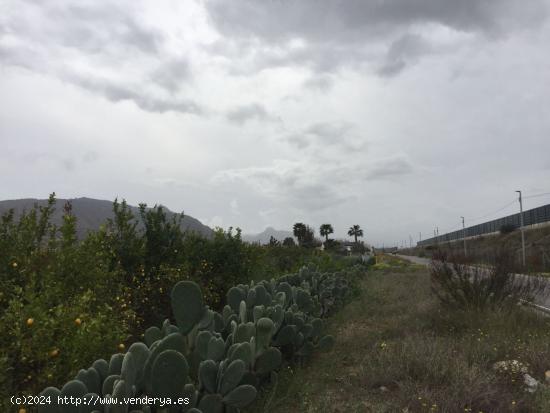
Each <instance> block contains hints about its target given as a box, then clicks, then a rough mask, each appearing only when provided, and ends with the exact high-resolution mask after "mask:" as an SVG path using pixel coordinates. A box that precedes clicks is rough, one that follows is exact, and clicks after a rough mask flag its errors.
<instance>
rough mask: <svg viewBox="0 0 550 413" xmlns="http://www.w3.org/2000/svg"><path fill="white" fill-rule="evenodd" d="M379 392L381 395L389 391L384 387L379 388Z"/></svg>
mask: <svg viewBox="0 0 550 413" xmlns="http://www.w3.org/2000/svg"><path fill="white" fill-rule="evenodd" d="M379 390H380V391H381V392H382V393H385V392H387V391H390V389H388V388H387V387H386V386H380V388H379Z"/></svg>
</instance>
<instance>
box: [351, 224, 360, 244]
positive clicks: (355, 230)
mask: <svg viewBox="0 0 550 413" xmlns="http://www.w3.org/2000/svg"><path fill="white" fill-rule="evenodd" d="M348 235H349V236H350V237H355V243H356V244H357V237H362V236H363V230H362V229H361V227H360V226H359V225H354V226H353V227H350V229H349V231H348Z"/></svg>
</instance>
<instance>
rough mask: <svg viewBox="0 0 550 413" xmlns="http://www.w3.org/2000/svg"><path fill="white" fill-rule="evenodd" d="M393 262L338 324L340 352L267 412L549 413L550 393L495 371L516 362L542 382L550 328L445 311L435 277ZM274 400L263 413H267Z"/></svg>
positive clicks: (290, 377)
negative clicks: (433, 287) (436, 292)
mask: <svg viewBox="0 0 550 413" xmlns="http://www.w3.org/2000/svg"><path fill="white" fill-rule="evenodd" d="M394 260H396V259H395V258H393V257H392V258H391V259H387V260H386V263H388V264H389V265H390V268H386V269H383V270H377V271H374V272H372V273H370V274H369V275H368V277H367V278H366V279H365V281H364V282H363V293H362V295H361V296H360V298H359V299H358V300H357V301H355V302H353V303H351V304H350V305H348V306H347V307H346V308H344V309H343V310H342V311H341V312H340V313H339V314H337V315H336V316H335V317H334V318H333V319H332V320H331V322H330V325H329V329H330V330H331V332H332V333H333V334H334V335H335V336H336V339H337V340H336V346H335V348H334V350H333V351H332V352H331V353H328V354H318V355H317V356H316V357H315V358H314V359H313V360H312V362H311V363H310V365H309V366H308V367H305V368H303V369H296V370H294V371H292V370H291V368H290V367H289V368H287V369H286V371H285V372H283V373H282V374H281V375H280V380H279V384H278V386H277V389H276V394H275V397H273V401H272V403H271V405H270V406H269V408H268V410H267V411H269V412H274V413H281V412H284V413H290V412H465V411H472V412H480V411H482V412H547V411H550V392H549V391H548V390H546V389H542V390H541V391H539V392H537V393H535V394H534V395H532V394H529V393H526V392H525V391H524V390H523V388H522V383H521V378H519V377H517V378H514V377H500V376H499V375H497V373H495V372H494V371H493V370H492V368H491V366H492V364H493V363H494V362H496V361H501V360H508V359H517V360H520V361H521V362H523V363H526V364H528V365H529V366H530V373H531V375H533V376H534V377H535V378H537V379H538V380H541V381H542V380H543V379H544V372H545V370H548V369H550V319H548V318H542V317H540V316H538V315H537V314H535V313H532V312H529V311H527V310H523V309H518V310H516V311H512V312H507V313H499V312H494V311H493V312H484V313H479V312H476V313H474V312H465V311H462V312H458V311H457V312H451V311H449V310H443V309H441V308H440V307H439V304H438V303H437V300H435V299H434V297H433V296H432V294H431V292H430V279H429V275H428V273H427V271H426V270H423V269H420V268H418V267H414V266H409V267H408V269H407V267H406V266H404V265H403V264H402V263H400V262H399V263H398V262H396V261H394ZM404 269H407V271H404ZM270 392H271V393H272V389H267V390H266V395H272V394H270ZM265 400H266V398H263V399H260V400H259V401H258V403H257V404H256V406H255V407H254V410H255V411H257V412H261V411H265V409H264V403H265Z"/></svg>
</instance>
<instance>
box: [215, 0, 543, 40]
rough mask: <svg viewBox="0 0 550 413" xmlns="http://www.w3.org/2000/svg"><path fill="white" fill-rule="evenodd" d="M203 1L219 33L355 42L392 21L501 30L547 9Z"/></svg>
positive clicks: (502, 3) (499, 3)
mask: <svg viewBox="0 0 550 413" xmlns="http://www.w3.org/2000/svg"><path fill="white" fill-rule="evenodd" d="M206 7H207V10H208V11H209V13H210V16H211V18H212V20H213V21H214V23H215V24H216V25H217V27H218V28H219V29H220V31H222V32H223V33H226V34H230V35H233V36H237V37H249V36H253V37H258V38H262V39H264V40H267V41H270V42H280V41H286V40H289V39H293V38H303V39H306V40H308V41H313V42H315V41H322V42H326V41H334V40H336V41H354V42H360V41H362V40H364V37H363V36H364V35H365V34H367V35H369V37H373V36H377V35H383V34H384V33H387V32H388V31H390V30H391V29H392V28H394V27H395V26H401V27H402V26H412V25H414V24H425V23H435V24H440V25H444V26H448V27H450V28H453V29H455V30H458V31H482V32H491V31H495V30H506V29H507V27H506V25H508V24H514V25H521V26H524V27H528V26H530V25H532V24H534V23H535V24H536V23H540V21H541V20H542V19H543V18H544V17H545V16H546V13H547V12H548V8H547V3H546V2H545V1H544V0H534V1H532V2H530V4H529V5H526V4H524V3H518V2H517V1H516V0H482V1H474V2H470V1H456V0H408V1H402V0H386V1H378V0H346V1H340V0H326V1H324V2H322V3H320V2H318V1H315V0H302V1H269V2H266V1H263V0H243V1H239V2H238V3H235V2H227V1H224V0H209V1H207V2H206Z"/></svg>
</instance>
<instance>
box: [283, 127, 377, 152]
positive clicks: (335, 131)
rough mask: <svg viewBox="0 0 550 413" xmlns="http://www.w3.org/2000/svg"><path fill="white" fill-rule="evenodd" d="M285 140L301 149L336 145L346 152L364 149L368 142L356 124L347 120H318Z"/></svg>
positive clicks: (332, 147)
mask: <svg viewBox="0 0 550 413" xmlns="http://www.w3.org/2000/svg"><path fill="white" fill-rule="evenodd" d="M284 140H286V141H287V142H288V143H290V144H292V145H294V146H296V147H298V148H299V149H304V148H307V147H314V148H316V149H318V148H323V147H327V146H329V147H331V149H334V148H335V147H336V148H339V149H342V150H344V151H346V152H352V151H357V150H360V149H363V148H364V147H365V144H366V141H365V139H364V138H362V137H361V136H360V134H359V133H358V131H357V127H356V125H355V124H354V123H351V122H347V121H335V122H316V123H313V124H311V125H309V126H308V127H306V128H304V129H303V130H302V131H300V132H297V133H292V134H289V135H287V136H285V137H284Z"/></svg>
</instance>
